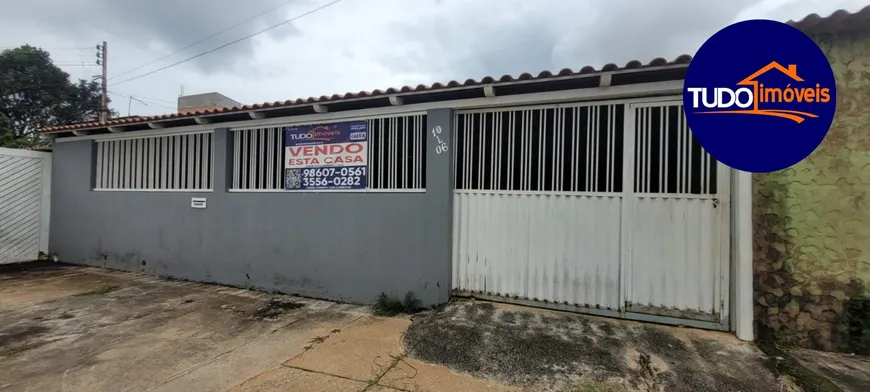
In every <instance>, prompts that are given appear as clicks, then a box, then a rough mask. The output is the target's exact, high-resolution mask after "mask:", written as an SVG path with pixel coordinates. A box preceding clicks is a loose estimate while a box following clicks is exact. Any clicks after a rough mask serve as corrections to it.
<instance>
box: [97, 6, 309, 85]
mask: <svg viewBox="0 0 870 392" xmlns="http://www.w3.org/2000/svg"><path fill="white" fill-rule="evenodd" d="M292 1H293V0H288V1H286V2H284V3H282V4H281V5H278V6H276V7H272V8H270V9H268V10H266V11H263V12H262V13H259V14H257V15H255V16H253V17H251V18H248V19H245V20H243V21H241V22H239V23H236V24H234V25H232V26H230V27H227V28H225V29H223V30H221V31H218V32H217V33H214V34H212V35H209V36H208V37H205V38H203V39H201V40H199V41H196V42H194V43H192V44H190V45H187V46H185V47H183V48H181V49H178V50H176V51H174V52H172V53H169V54H166V55H164V56H162V57H160V58H157V59H154V60H153V61H151V62H149V63H146V64H143V65H140V66H138V67H136V68H133V69H130V70H127V71H124V72H121V73H119V74H117V75H113V76H112V78H117V77H119V76H122V75H126V74H128V73H130V72H133V71H138V70H140V69H142V68H145V67H147V66H149V65H151V64H154V63H156V62H159V61H161V60H163V59H165V58H167V57H170V56H172V55H174V54H176V53H179V52H182V51H184V50H186V49H189V48H191V47H193V46H196V45H198V44H200V43H202V42H205V41H208V40H210V39H212V38H214V37H217V36H219V35H221V34H223V33H226V32H227V31H230V30H232V29H234V28H236V27H239V26H241V25H243V24H245V23H248V22H250V21H252V20H254V19H257V18H259V17H261V16H263V15H266V14H268V13H270V12H272V11H275V10H277V9H278V8H281V7H283V6H285V5H287V4H290V2H292Z"/></svg>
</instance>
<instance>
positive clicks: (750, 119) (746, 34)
mask: <svg viewBox="0 0 870 392" xmlns="http://www.w3.org/2000/svg"><path fill="white" fill-rule="evenodd" d="M683 107H684V109H685V113H686V121H687V123H688V125H689V127H690V129H691V130H692V134H693V135H694V137H695V138H696V139H697V140H698V142H699V144H701V146H702V147H703V148H704V149H705V150H706V151H707V152H708V153H709V154H710V155H712V156H713V158H715V159H716V160H717V161H719V162H721V163H723V164H725V165H728V166H730V167H732V168H735V169H738V170H743V171H749V172H755V173H766V172H772V171H777V170H782V169H786V168H788V167H791V166H793V165H795V164H797V163H798V162H800V161H801V160H803V159H805V158H806V157H807V156H809V155H810V154H811V153H812V152H813V151H814V150H815V149H816V148H817V147H818V146H819V144H820V143H821V142H822V140H823V139H824V137H825V135H827V132H828V130H829V129H830V127H831V123H832V121H833V118H834V112H835V109H836V82H835V78H834V73H833V71H832V70H831V66H830V64H829V63H828V60H827V58H826V56H825V54H824V53H823V52H822V50H821V49H820V48H819V47H818V45H816V43H815V42H814V41H813V40H812V39H811V38H810V37H808V36H806V35H805V34H803V33H802V32H800V31H799V30H797V29H795V28H794V27H791V26H789V25H787V24H784V23H779V22H774V21H769V20H750V21H745V22H739V23H736V24H733V25H731V26H728V27H726V28H724V29H722V30H720V31H719V32H718V33H716V34H714V35H713V36H712V37H710V39H708V40H707V42H705V43H704V45H702V46H701V49H700V50H699V51H698V53H697V54H696V55H695V57H694V58H693V60H692V63H691V64H690V65H689V69H688V70H687V72H686V80H685V84H684V87H683Z"/></svg>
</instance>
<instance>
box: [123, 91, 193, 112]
mask: <svg viewBox="0 0 870 392" xmlns="http://www.w3.org/2000/svg"><path fill="white" fill-rule="evenodd" d="M109 94H112V95H117V96H119V97H122V98H128V99H132V100H134V101H139V103H141V104H143V105H145V106H148V104H149V103H150V104H152V105H154V106H160V107H162V108H166V109H169V110H177V109H178V108H173V107H169V106H166V105H161V104H159V103H156V102H150V100H148V99H147V98H145V97H140V96H137V95H126V94H118V93H114V92H111V91H109ZM144 101H149V102H144ZM128 111H129V109H128Z"/></svg>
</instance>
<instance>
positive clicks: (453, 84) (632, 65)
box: [38, 54, 692, 133]
mask: <svg viewBox="0 0 870 392" xmlns="http://www.w3.org/2000/svg"><path fill="white" fill-rule="evenodd" d="M691 60H692V56H690V55H686V54H684V55H681V56H679V57H677V58H676V59H674V60H670V61H668V60H666V59H663V58H656V59H653V60H652V61H650V62H648V63H645V64H644V63H642V62H640V61H638V60H632V61H629V62H628V63H627V64H625V65H624V66H622V67H620V66H618V65H616V64H613V63H610V64H606V65H604V66H603V67H601V68H600V69H596V68H595V67H592V66H589V65H587V66H585V67H583V68H580V69H579V70H577V71H574V70H572V69H570V68H564V69H562V70H560V71H559V72H558V73H553V72H551V71H541V72H540V73H538V74H537V75H532V74H531V73H528V72H526V73H523V74H520V75H519V76H516V77H514V76H511V75H502V76H501V77H499V78H497V79H496V77H494V76H485V77H483V78H482V79H480V80H479V81H478V80H475V79H466V80H465V81H463V82H459V81H456V80H451V81H449V82H447V83H433V84H432V85H431V86H427V85H425V84H419V85H417V86H416V87H411V86H402V87H399V88H395V87H390V88H387V89H386V90H380V89H376V90H372V91H360V92H357V93H352V92H348V93H345V94H333V95H331V96H325V95H322V96H320V97H308V98H298V99H295V100H287V101H283V102H280V101H275V102H264V103H259V104H252V105H242V106H236V107H231V108H220V109H210V110H202V111H194V112H187V113H185V114H178V113H172V114H163V115H156V116H131V117H122V118H115V119H110V120H109V121H106V122H102V123H101V122H87V123H78V124H69V125H60V126H55V127H46V128H42V129H40V130H38V132H39V133H56V132H65V131H73V130H77V129H84V128H98V127H106V126H112V125H126V124H134V123H146V122H151V121H159V120H171V119H182V118H193V117H197V116H203V115H210V114H220V113H230V112H244V111H250V110H257V109H267V108H280V107H292V106H296V105H307V104H313V103H327V102H329V103H332V102H340V101H344V100H350V99H356V98H368V97H377V96H382V95H383V96H385V95H391V94H402V93H417V92H428V91H436V90H441V89H448V88H459V87H474V86H482V85H485V84H490V83H507V82H515V81H528V80H539V79H547V78H553V77H565V76H572V75H586V74H590V73H595V72H611V71H617V70H622V69H640V68H654V67H663V66H669V65H687V64H689V62H690V61H691Z"/></svg>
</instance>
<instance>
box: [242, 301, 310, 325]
mask: <svg viewBox="0 0 870 392" xmlns="http://www.w3.org/2000/svg"><path fill="white" fill-rule="evenodd" d="M303 306H305V305H304V304H301V303H298V302H295V301H290V300H287V299H283V298H272V299H271V300H269V302H266V304H265V305H263V306H261V307H259V308H257V310H255V311H254V312H253V313H252V314H251V318H253V319H256V320H273V319H276V318H278V317H280V316H281V315H282V314H284V313H285V312H286V311H288V310H294V309H299V308H301V307H303Z"/></svg>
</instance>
